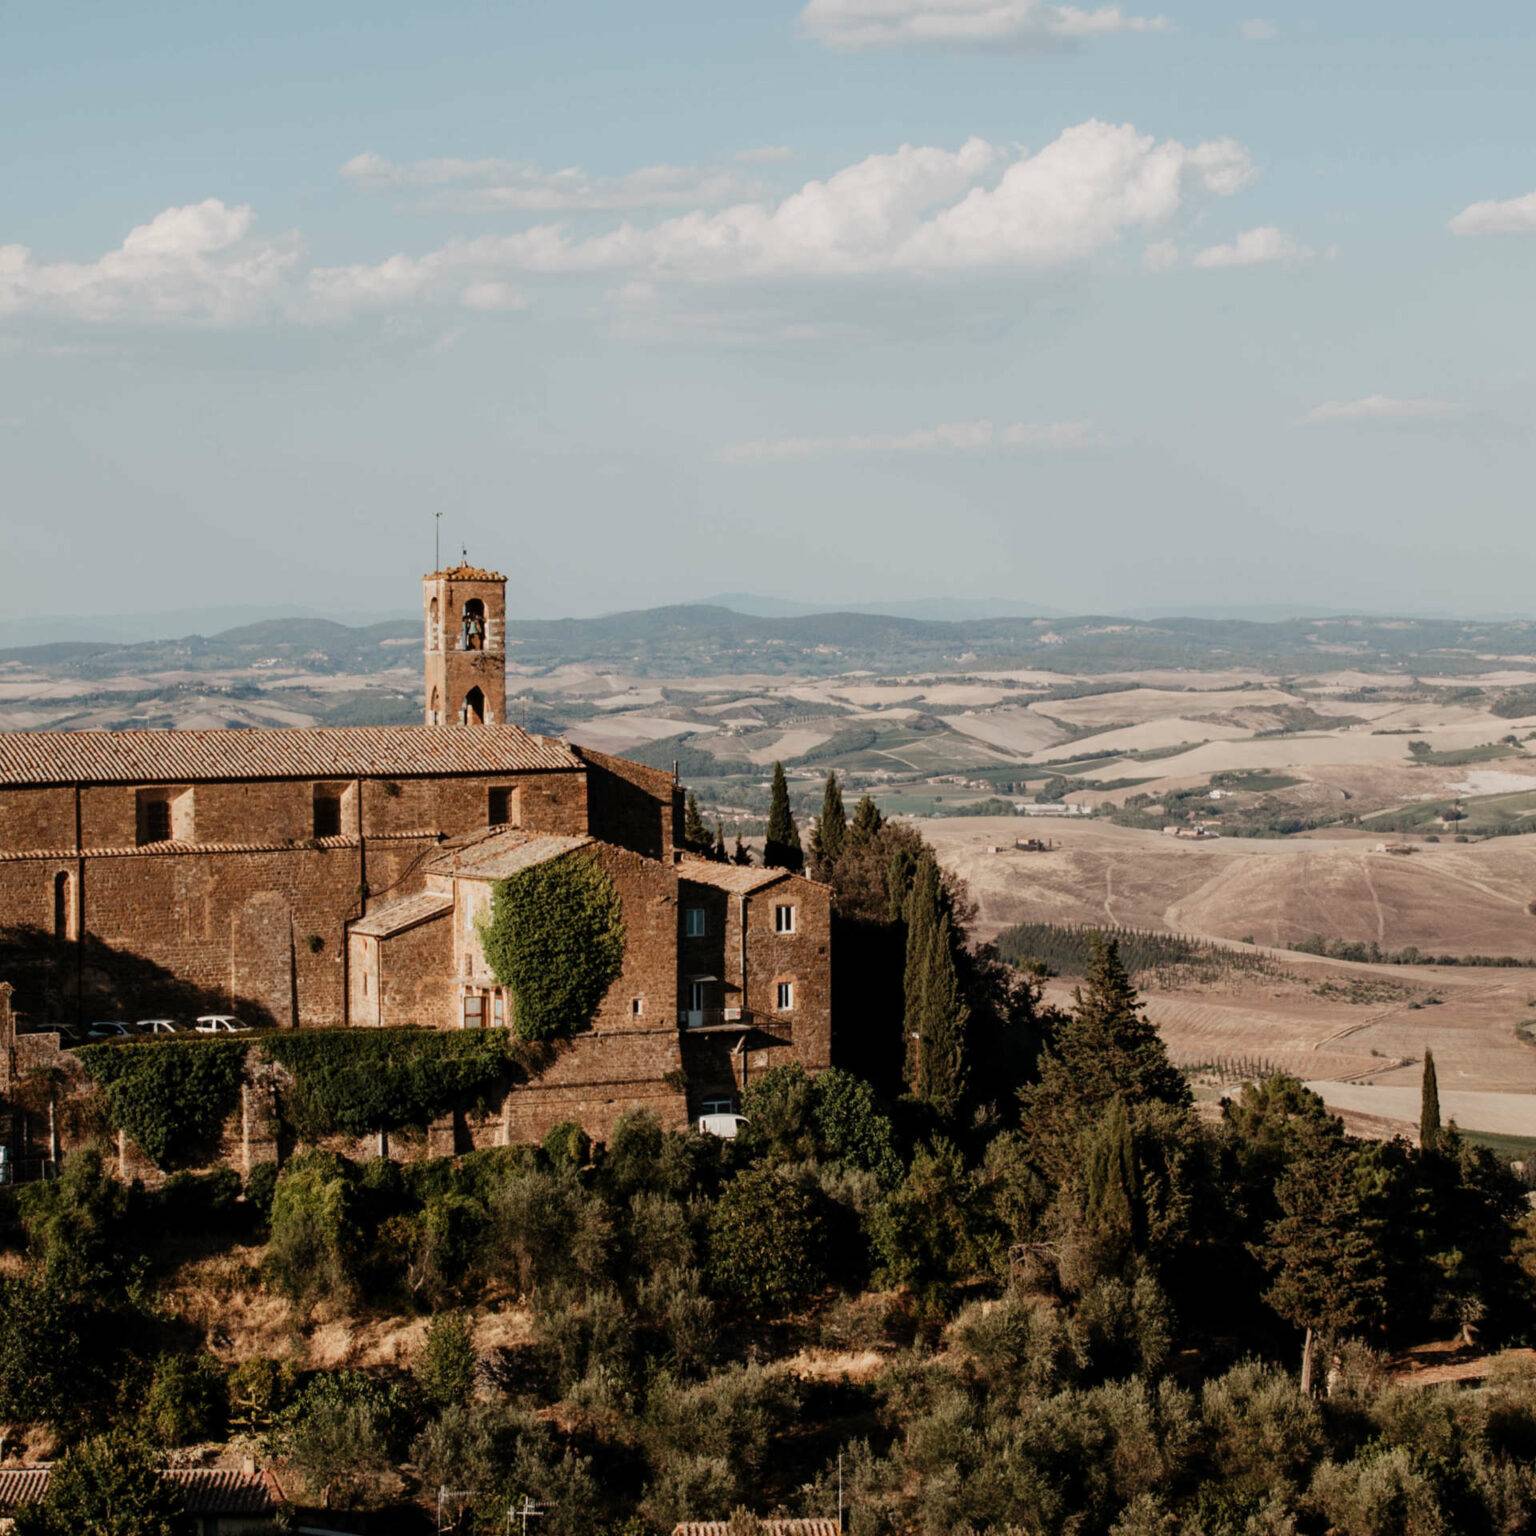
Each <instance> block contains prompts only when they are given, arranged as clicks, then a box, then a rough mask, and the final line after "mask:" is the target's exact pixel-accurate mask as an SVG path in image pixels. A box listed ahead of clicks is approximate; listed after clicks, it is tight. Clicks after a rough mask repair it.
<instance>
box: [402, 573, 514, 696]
mask: <svg viewBox="0 0 1536 1536" xmlns="http://www.w3.org/2000/svg"><path fill="white" fill-rule="evenodd" d="M421 589H422V592H421V595H422V608H423V610H424V614H425V618H426V626H427V641H426V662H427V667H426V672H427V692H426V700H425V711H426V713H425V719H426V723H427V724H428V725H501V724H503V723H504V722H505V720H506V716H507V656H506V622H507V578H506V577H505V576H503V575H502V574H501V573H500V572H499V571H483V570H481V569H480V568H479V567H478V566H473V565H470V564H469V562H468V561H467V560H462V561H461V562H460V563H459V564H458V565H450V566H447V567H446V568H445V569H443V570H441V571H433V572H432V574H431V575H430V576H426V577H423V578H422V583H421Z"/></svg>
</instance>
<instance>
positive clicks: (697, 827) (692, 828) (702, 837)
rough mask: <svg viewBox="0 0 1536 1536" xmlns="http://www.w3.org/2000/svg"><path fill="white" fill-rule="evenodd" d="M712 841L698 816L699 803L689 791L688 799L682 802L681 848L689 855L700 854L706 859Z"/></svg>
mask: <svg viewBox="0 0 1536 1536" xmlns="http://www.w3.org/2000/svg"><path fill="white" fill-rule="evenodd" d="M713 841H714V840H713V839H712V838H711V837H710V835H709V828H708V827H706V826H705V825H704V818H703V816H701V815H700V814H699V802H698V801H697V800H696V799H695V798H694V794H693V791H692V790H691V789H690V790H689V791H688V798H687V799H686V800H684V801H683V846H684V847H685V848H686V849H687V850H688V851H689V852H690V853H697V854H701V855H703V856H704V857H705V858H708V857H709V850H710V848H711V846H712V845H713Z"/></svg>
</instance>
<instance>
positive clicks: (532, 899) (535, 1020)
mask: <svg viewBox="0 0 1536 1536" xmlns="http://www.w3.org/2000/svg"><path fill="white" fill-rule="evenodd" d="M480 942H481V944H482V945H483V946H484V949H485V958H486V961H487V962H488V963H489V965H490V967H491V970H492V971H493V972H494V973H495V976H496V979H497V981H499V982H500V983H501V984H502V986H504V987H506V988H508V989H509V990H510V991H511V993H512V1001H513V1007H514V1013H513V1019H512V1027H513V1029H514V1031H515V1032H516V1033H517V1035H518V1036H519V1038H521V1039H524V1040H549V1039H551V1038H553V1037H554V1036H556V1035H567V1034H570V1033H572V1032H573V1031H575V1030H578V1029H584V1028H586V1027H587V1025H589V1024H590V1023H591V1022H592V1019H593V1016H594V1015H595V1014H596V1012H597V1009H598V1005H599V1004H600V1003H601V1002H602V1000H603V994H604V993H605V992H607V990H608V988H609V987H610V986H612V985H613V983H614V982H615V981H616V980H617V979H618V975H619V971H620V970H621V969H622V967H623V965H624V908H623V905H622V903H621V902H620V900H619V893H618V890H617V889H616V888H615V886H614V883H613V881H612V880H611V879H610V878H609V876H608V872H607V871H606V870H605V869H603V867H602V866H601V865H600V864H599V863H598V862H597V860H596V858H594V857H593V856H591V855H590V854H587V855H581V854H577V855H571V856H569V857H566V858H563V859H554V860H551V861H550V862H548V863H545V864H539V865H536V866H535V867H534V868H533V869H525V870H522V871H520V872H519V873H518V874H515V875H513V876H512V877H511V878H510V879H507V880H498V881H497V882H496V884H495V886H494V888H493V889H492V892H491V912H490V916H489V918H488V919H487V920H486V921H485V922H484V923H483V924H482V925H481V928H480Z"/></svg>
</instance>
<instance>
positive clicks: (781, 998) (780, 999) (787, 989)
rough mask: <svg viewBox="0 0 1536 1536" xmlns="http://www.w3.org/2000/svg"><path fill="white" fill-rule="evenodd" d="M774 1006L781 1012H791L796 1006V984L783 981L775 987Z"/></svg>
mask: <svg viewBox="0 0 1536 1536" xmlns="http://www.w3.org/2000/svg"><path fill="white" fill-rule="evenodd" d="M774 998H775V1001H774V1006H775V1007H776V1008H777V1009H778V1011H779V1012H780V1013H789V1012H791V1011H792V1010H793V1009H794V1006H795V984H794V982H792V981H781V982H779V983H778V984H777V985H776V986H775V988H774Z"/></svg>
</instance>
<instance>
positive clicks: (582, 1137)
mask: <svg viewBox="0 0 1536 1536" xmlns="http://www.w3.org/2000/svg"><path fill="white" fill-rule="evenodd" d="M543 1146H544V1155H545V1156H546V1157H547V1158H548V1159H549V1160H550V1162H551V1163H552V1164H553V1165H554V1166H555V1167H556V1168H585V1167H586V1166H587V1164H588V1163H589V1162H590V1161H591V1160H592V1138H591V1137H590V1136H588V1135H587V1133H586V1132H585V1131H584V1130H582V1128H581V1127H580V1126H579V1125H578V1124H577V1123H576V1122H575V1121H574V1120H562V1121H561V1122H560V1124H559V1125H557V1126H553V1127H551V1129H550V1131H549V1134H548V1135H547V1136H545V1138H544V1142H543Z"/></svg>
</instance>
